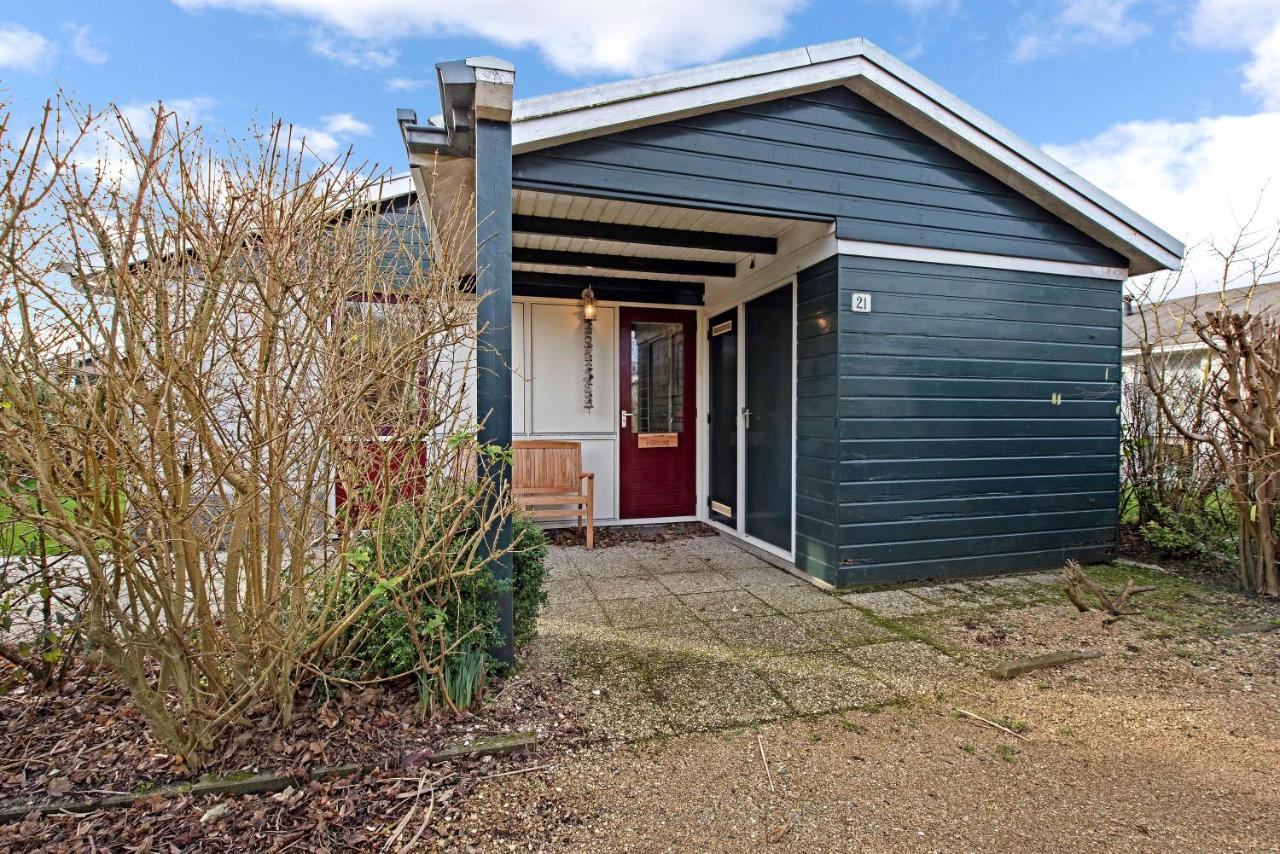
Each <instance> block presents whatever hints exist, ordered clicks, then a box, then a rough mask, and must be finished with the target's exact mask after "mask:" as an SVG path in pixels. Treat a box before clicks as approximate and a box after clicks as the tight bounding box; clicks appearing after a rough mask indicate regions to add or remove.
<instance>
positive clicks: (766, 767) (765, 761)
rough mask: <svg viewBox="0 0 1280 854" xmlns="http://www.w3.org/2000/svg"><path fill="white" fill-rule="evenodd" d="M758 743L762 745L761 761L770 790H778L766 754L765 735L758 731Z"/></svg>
mask: <svg viewBox="0 0 1280 854" xmlns="http://www.w3.org/2000/svg"><path fill="white" fill-rule="evenodd" d="M756 744H758V745H760V762H761V763H762V764H763V765H764V775H765V777H766V778H767V779H768V780H769V791H771V792H773V791H776V790H775V789H774V788H773V772H772V771H770V770H769V758H768V757H767V756H765V755H764V736H763V735H760V734H759V733H756Z"/></svg>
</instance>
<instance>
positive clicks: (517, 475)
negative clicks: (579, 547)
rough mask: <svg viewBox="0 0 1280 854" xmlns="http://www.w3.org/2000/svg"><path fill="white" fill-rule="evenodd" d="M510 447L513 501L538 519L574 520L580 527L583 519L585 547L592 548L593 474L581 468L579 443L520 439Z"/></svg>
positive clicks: (593, 536) (593, 544)
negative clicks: (512, 458)
mask: <svg viewBox="0 0 1280 854" xmlns="http://www.w3.org/2000/svg"><path fill="white" fill-rule="evenodd" d="M511 447H512V449H513V451H514V452H515V461H514V464H513V465H512V467H511V469H512V470H511V492H512V495H513V497H514V498H515V500H516V501H517V502H518V503H519V504H521V505H522V506H524V507H526V508H527V509H528V510H529V515H530V516H532V517H533V518H534V519H535V520H538V521H553V520H557V519H558V520H561V521H565V520H569V519H576V520H577V522H578V527H579V528H581V527H582V524H583V521H584V519H585V521H586V526H587V548H588V549H591V548H594V547H595V475H594V474H592V473H590V472H584V471H583V470H582V443H581V442H566V441H561V440H558V439H520V440H517V441H515V442H512V443H511ZM584 487H585V488H584ZM556 505H561V506H558V507H557V506H556ZM536 508H542V509H536Z"/></svg>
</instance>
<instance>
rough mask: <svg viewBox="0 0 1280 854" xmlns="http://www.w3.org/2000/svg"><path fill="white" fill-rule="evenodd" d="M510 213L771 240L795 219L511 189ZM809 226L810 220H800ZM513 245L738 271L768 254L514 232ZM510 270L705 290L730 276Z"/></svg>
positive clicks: (522, 265) (533, 267)
mask: <svg viewBox="0 0 1280 854" xmlns="http://www.w3.org/2000/svg"><path fill="white" fill-rule="evenodd" d="M512 212H513V213H514V214H516V215H518V216H536V217H545V218H550V219H558V220H576V221H582V222H595V223H607V224H611V225H625V226H638V227H644V228H663V229H676V230H680V231H696V232H714V233H720V234H733V235H750V236H753V237H768V238H774V239H776V240H778V241H779V243H781V242H782V240H783V238H785V237H786V235H787V234H788V232H790V231H791V230H792V229H793V228H795V227H796V226H797V225H798V224H801V223H799V221H797V220H789V219H779V218H774V217H763V216H751V215H748V214H737V213H728V212H722V211H710V210H700V209H695V208H680V207H671V206H666V205H653V204H644V203H640V202H630V201H619V200H614V199H598V198H590V197H587V196H572V195H566V194H560V193H547V192H540V191H534V190H515V191H513V193H512ZM803 225H806V226H811V225H812V223H803ZM512 239H513V244H514V246H515V247H517V248H527V249H538V250H550V251H556V252H573V253H589V254H596V255H610V256H618V257H625V258H653V259H663V260H687V261H712V262H719V263H729V264H734V265H743V266H741V267H739V275H741V273H742V272H743V271H744V270H745V269H746V267H747V266H748V265H749V264H750V262H751V260H752V259H753V256H754V257H755V258H756V263H757V265H763V264H767V263H769V261H771V260H772V259H773V257H774V256H773V255H769V254H764V253H751V252H743V251H738V250H722V249H706V248H692V247H682V246H667V245H655V244H650V243H634V242H630V241H625V240H614V239H602V238H590V237H578V236H564V235H556V234H538V233H529V232H520V231H517V232H515V233H514V234H513V236H512ZM512 267H513V269H515V270H521V271H529V272H541V273H563V274H568V275H592V274H598V275H600V276H601V277H602V278H603V277H608V278H619V279H623V278H629V279H654V280H662V281H672V282H706V283H707V284H708V289H709V290H710V289H712V288H713V287H715V286H716V285H721V286H723V285H724V284H726V283H728V282H730V281H732V280H733V278H734V277H717V276H707V275H694V274H684V273H661V272H649V271H628V270H614V269H607V268H596V267H585V266H577V265H575V266H566V265H559V264H540V263H529V262H526V261H516V262H515V263H513V265H512Z"/></svg>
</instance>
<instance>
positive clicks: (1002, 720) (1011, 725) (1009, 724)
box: [995, 715, 1031, 735]
mask: <svg viewBox="0 0 1280 854" xmlns="http://www.w3.org/2000/svg"><path fill="white" fill-rule="evenodd" d="M995 722H996V723H998V724H1000V726H1002V727H1004V728H1005V729H1007V730H1009V731H1010V732H1016V733H1018V735H1022V734H1023V733H1024V732H1026V731H1027V730H1029V729H1031V724H1029V723H1027V722H1026V721H1022V720H1018V719H1017V718H1011V717H1009V716H1008V715H1001V716H1000V717H998V718H996V719H995Z"/></svg>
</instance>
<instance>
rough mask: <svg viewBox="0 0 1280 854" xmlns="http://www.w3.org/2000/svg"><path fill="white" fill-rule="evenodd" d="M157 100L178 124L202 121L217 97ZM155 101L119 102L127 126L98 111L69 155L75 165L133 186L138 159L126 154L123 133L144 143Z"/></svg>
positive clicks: (152, 124)
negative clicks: (173, 116) (71, 155)
mask: <svg viewBox="0 0 1280 854" xmlns="http://www.w3.org/2000/svg"><path fill="white" fill-rule="evenodd" d="M159 103H163V104H164V109H165V111H166V112H168V113H176V115H177V118H176V121H177V122H178V123H179V124H181V125H197V124H200V123H202V122H204V121H205V120H206V119H208V117H209V114H210V111H212V109H213V108H214V107H215V106H216V105H217V101H216V100H214V99H213V98H208V97H194V98H173V99H170V100H165V101H163V102H159ZM157 105H158V102H155V101H150V102H135V103H127V104H120V105H119V107H118V108H119V110H120V115H121V117H122V118H123V120H124V122H125V123H126V125H127V127H122V126H121V125H120V124H119V123H118V122H117V120H116V118H115V116H114V114H112V113H110V112H104V113H100V114H99V115H98V119H97V122H96V123H95V124H94V125H93V126H92V127H90V128H89V129H88V133H87V134H86V136H85V139H84V141H83V142H82V143H81V145H80V146H79V147H78V148H77V150H76V153H75V155H74V156H73V157H72V163H73V165H74V166H75V167H76V169H78V170H80V171H81V172H84V173H94V174H99V175H102V176H104V177H106V178H107V179H108V180H115V181H119V182H120V183H121V185H122V186H124V187H134V186H136V185H137V182H138V174H137V168H136V167H137V163H136V161H135V159H134V158H133V157H132V156H131V155H130V154H129V149H130V146H129V145H128V144H127V137H126V134H129V135H132V136H133V137H135V138H137V139H140V140H143V141H144V143H145V140H147V139H148V138H149V137H150V134H151V131H152V128H154V126H155V115H156V108H157ZM170 121H173V119H171V120H170Z"/></svg>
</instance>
